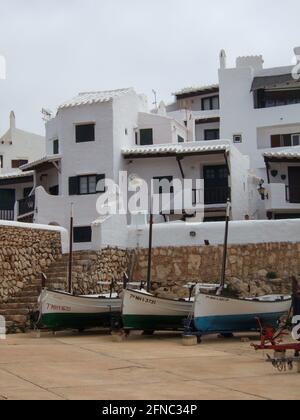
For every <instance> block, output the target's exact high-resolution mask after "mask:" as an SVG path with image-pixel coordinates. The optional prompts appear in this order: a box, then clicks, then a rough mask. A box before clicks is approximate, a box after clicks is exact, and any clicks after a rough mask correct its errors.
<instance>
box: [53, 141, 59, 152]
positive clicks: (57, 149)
mask: <svg viewBox="0 0 300 420" xmlns="http://www.w3.org/2000/svg"><path fill="white" fill-rule="evenodd" d="M53 154H54V155H58V154H59V141H58V139H56V140H53Z"/></svg>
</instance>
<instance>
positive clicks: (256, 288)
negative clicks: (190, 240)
mask: <svg viewBox="0 0 300 420" xmlns="http://www.w3.org/2000/svg"><path fill="white" fill-rule="evenodd" d="M222 255H223V247H222V246H201V247H176V248H175V247H167V248H156V249H154V250H153V261H152V281H153V284H154V289H155V290H156V293H157V294H159V295H166V294H167V295H168V297H171V296H172V295H174V294H175V295H176V294H177V295H178V294H179V295H183V296H184V295H186V293H187V290H186V289H183V288H182V286H183V285H185V284H186V283H188V282H195V281H197V282H198V281H200V282H204V283H218V282H219V279H220V273H221V266H222ZM147 258H148V250H147V249H141V250H139V252H138V256H137V263H136V266H135V270H134V279H135V280H136V281H138V280H140V279H143V280H146V277H147ZM299 273H300V243H298V244H296V243H262V244H250V245H230V246H229V247H228V264H227V271H226V277H227V281H228V283H229V284H230V285H231V286H232V287H233V288H234V289H236V290H237V291H238V292H239V294H240V295H241V296H245V295H250V294H251V295H261V294H269V293H286V292H289V291H290V281H289V279H290V277H291V276H298V275H299Z"/></svg>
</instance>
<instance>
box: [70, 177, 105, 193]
mask: <svg viewBox="0 0 300 420" xmlns="http://www.w3.org/2000/svg"><path fill="white" fill-rule="evenodd" d="M103 192H105V175H83V176H74V177H71V178H69V195H87V194H97V193H103Z"/></svg>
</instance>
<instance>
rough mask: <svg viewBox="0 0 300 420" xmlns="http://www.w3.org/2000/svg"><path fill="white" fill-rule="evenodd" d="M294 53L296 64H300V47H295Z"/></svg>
mask: <svg viewBox="0 0 300 420" xmlns="http://www.w3.org/2000/svg"><path fill="white" fill-rule="evenodd" d="M294 53H295V56H296V58H297V63H299V62H300V47H295V48H294Z"/></svg>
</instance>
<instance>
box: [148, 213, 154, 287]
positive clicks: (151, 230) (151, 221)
mask: <svg viewBox="0 0 300 420" xmlns="http://www.w3.org/2000/svg"><path fill="white" fill-rule="evenodd" d="M152 233H153V214H152V208H151V209H150V221H149V250H148V272H147V292H148V293H149V292H150V290H151V266H152Z"/></svg>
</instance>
